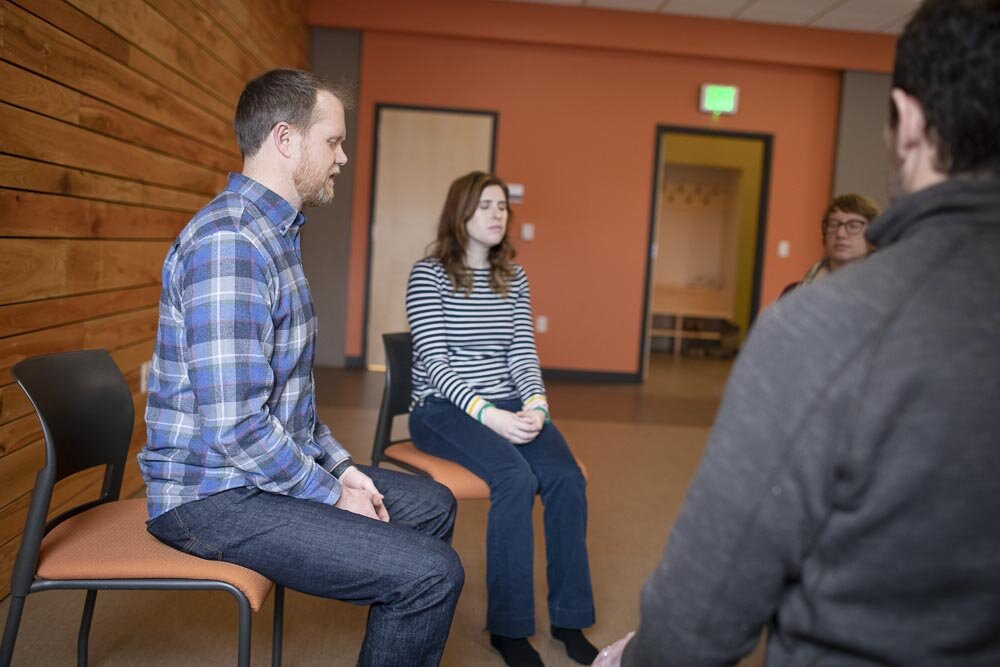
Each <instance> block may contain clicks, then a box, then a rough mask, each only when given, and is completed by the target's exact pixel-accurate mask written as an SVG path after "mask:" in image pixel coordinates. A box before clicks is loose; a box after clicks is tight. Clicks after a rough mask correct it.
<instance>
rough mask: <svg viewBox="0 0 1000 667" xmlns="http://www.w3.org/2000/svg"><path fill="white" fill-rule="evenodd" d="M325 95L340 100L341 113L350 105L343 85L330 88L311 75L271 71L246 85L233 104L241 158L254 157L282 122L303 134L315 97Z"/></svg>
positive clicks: (296, 70)
mask: <svg viewBox="0 0 1000 667" xmlns="http://www.w3.org/2000/svg"><path fill="white" fill-rule="evenodd" d="M321 90H322V91H325V92H328V93H330V94H331V95H333V96H334V97H336V98H337V99H338V100H340V103H341V104H342V105H343V106H344V109H350V108H351V106H352V104H353V92H352V90H351V88H350V86H348V85H346V84H332V83H330V82H329V81H326V80H325V79H322V78H320V77H318V76H316V75H315V74H313V73H312V72H306V71H303V70H298V69H273V70H271V71H269V72H264V73H263V74H261V75H260V76H258V77H256V78H255V79H252V80H251V81H250V82H249V83H247V85H246V87H245V88H244V89H243V93H242V94H241V95H240V100H239V102H237V103H236V116H235V117H234V118H233V129H235V130H236V140H237V141H238V142H239V144H240V152H241V153H242V154H243V157H245V158H250V157H253V156H254V155H256V154H257V151H258V150H259V149H260V146H261V144H263V143H264V138H265V137H266V136H267V135H268V133H269V132H270V131H271V128H273V127H274V126H275V125H277V124H278V123H280V122H282V121H284V122H286V123H288V124H289V125H291V126H292V127H294V128H296V129H297V130H305V129H307V128H308V127H309V125H310V124H311V123H312V115H313V110H314V109H315V107H316V94H317V93H318V92H319V91H321Z"/></svg>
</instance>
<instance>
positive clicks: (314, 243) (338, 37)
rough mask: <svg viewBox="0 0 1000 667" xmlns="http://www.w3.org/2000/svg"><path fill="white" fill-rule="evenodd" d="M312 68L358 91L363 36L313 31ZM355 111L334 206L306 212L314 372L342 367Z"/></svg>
mask: <svg viewBox="0 0 1000 667" xmlns="http://www.w3.org/2000/svg"><path fill="white" fill-rule="evenodd" d="M311 34H312V48H311V52H310V62H311V63H312V71H313V72H315V73H316V74H318V75H320V76H323V77H326V78H327V79H329V80H330V81H333V82H339V81H347V82H349V83H352V84H353V85H354V86H357V85H358V80H359V78H360V72H361V33H360V32H359V31H357V30H331V29H327V28H313V29H312V30H311ZM357 128H358V123H357V111H356V110H349V111H348V112H347V141H346V142H345V144H344V150H345V151H346V152H347V158H348V163H347V166H346V167H345V169H344V171H343V172H342V173H341V175H340V176H339V177H338V178H337V191H336V197H335V199H334V201H333V204H331V205H330V206H325V207H323V208H314V209H310V210H308V211H306V216H307V218H308V220H307V223H306V226H305V227H304V228H303V237H302V262H303V264H304V265H305V271H306V276H307V277H308V279H309V287H310V288H311V290H312V295H313V301H315V303H316V314H317V317H318V318H319V335H318V338H317V341H316V343H317V344H316V365H317V366H337V367H342V366H344V340H345V336H346V332H345V330H346V324H347V261H348V255H349V253H350V241H351V210H352V208H353V203H354V181H355V179H356V178H359V177H360V176H359V174H357V173H355V171H354V164H353V162H352V161H353V159H354V148H355V146H356V145H357Z"/></svg>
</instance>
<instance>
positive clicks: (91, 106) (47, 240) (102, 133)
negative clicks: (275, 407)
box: [0, 0, 309, 598]
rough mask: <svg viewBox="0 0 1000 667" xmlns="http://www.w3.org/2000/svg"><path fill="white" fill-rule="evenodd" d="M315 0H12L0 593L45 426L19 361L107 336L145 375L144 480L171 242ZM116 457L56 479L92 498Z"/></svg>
mask: <svg viewBox="0 0 1000 667" xmlns="http://www.w3.org/2000/svg"><path fill="white" fill-rule="evenodd" d="M305 5H306V0H147V1H145V2H144V1H143V0H10V1H8V0H0V480H2V481H0V598H2V597H5V596H6V595H7V594H8V593H9V586H10V571H11V568H12V567H13V562H14V558H15V556H16V553H17V548H18V546H19V544H20V532H21V529H22V528H23V524H24V519H25V515H26V512H27V506H28V498H29V494H30V492H31V488H32V486H33V484H34V477H35V473H36V471H37V470H38V469H39V468H40V467H41V466H42V464H43V457H44V449H43V446H42V441H41V429H40V427H39V424H38V420H37V419H36V418H35V416H34V414H33V412H32V410H31V407H30V405H29V404H28V401H27V399H26V398H25V396H24V394H23V393H22V392H21V391H20V389H19V388H18V387H17V385H16V384H13V380H12V378H11V377H10V372H9V371H10V368H11V366H13V365H14V364H15V363H17V362H18V361H20V360H21V359H24V358H26V357H29V356H33V355H36V354H44V353H49V352H59V351H65V350H75V349H85V348H105V349H107V350H109V351H110V352H111V353H112V355H113V357H114V359H115V361H116V362H117V363H118V366H119V367H120V368H121V370H122V372H123V373H124V374H125V376H126V377H127V378H128V381H129V384H130V386H131V387H132V389H133V392H134V394H133V396H134V402H135V408H136V424H135V431H134V434H133V438H132V453H133V455H132V456H131V457H130V459H129V468H128V470H127V471H126V476H125V488H124V489H123V493H124V494H132V493H136V492H138V491H139V490H140V489H141V488H142V485H143V483H142V479H141V478H140V476H139V473H138V467H137V465H136V463H135V456H134V454H135V453H136V452H137V451H138V450H139V448H141V446H142V444H143V442H144V441H145V431H146V429H145V424H144V422H143V418H142V414H143V411H144V410H145V396H144V394H142V393H141V392H140V391H139V384H140V380H139V373H140V367H141V366H142V364H143V363H144V362H145V361H147V360H148V359H149V358H150V356H151V354H152V349H153V340H154V337H155V335H156V313H157V301H158V299H159V294H160V282H159V281H160V268H161V266H162V264H163V258H164V255H165V254H166V251H167V248H168V247H169V245H170V242H171V240H172V239H173V238H174V237H175V236H176V235H177V233H178V232H179V231H180V229H181V228H182V227H183V225H184V224H185V223H186V222H187V220H188V219H189V218H190V216H191V215H192V214H193V213H194V212H195V211H197V210H198V209H199V208H200V207H201V206H202V205H204V204H205V202H207V201H208V200H209V199H210V198H211V197H212V196H213V195H214V194H215V193H216V192H217V191H218V190H220V189H221V187H222V186H223V185H224V184H225V181H226V173H227V172H228V171H238V170H239V169H240V167H241V164H242V162H241V159H240V155H239V150H238V148H237V145H236V140H235V138H234V136H233V131H232V116H233V110H234V108H235V104H236V100H237V98H238V97H239V94H240V91H241V90H242V87H243V84H244V83H245V81H246V80H247V79H249V78H250V77H252V76H254V75H256V74H258V73H260V72H262V71H264V70H267V69H271V68H273V67H300V68H305V67H308V61H309V56H308V53H309V43H308V39H309V33H308V28H307V26H306V23H305V18H304V16H305V9H306V7H305ZM101 474H102V471H100V470H95V471H87V472H84V473H82V474H81V475H80V476H79V477H78V478H72V479H68V480H65V481H64V482H62V483H61V484H60V485H59V486H58V487H57V489H56V495H55V498H54V499H53V506H52V507H53V511H54V512H57V511H59V509H60V508H61V507H62V506H65V505H66V504H67V503H69V502H71V501H79V500H80V499H81V498H86V497H96V495H97V491H98V483H99V480H100V476H101Z"/></svg>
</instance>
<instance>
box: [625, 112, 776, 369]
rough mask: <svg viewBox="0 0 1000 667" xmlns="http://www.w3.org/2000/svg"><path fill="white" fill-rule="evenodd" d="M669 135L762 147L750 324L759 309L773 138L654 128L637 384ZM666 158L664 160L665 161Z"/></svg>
mask: <svg viewBox="0 0 1000 667" xmlns="http://www.w3.org/2000/svg"><path fill="white" fill-rule="evenodd" d="M668 132H669V133H673V134H691V135H698V136H703V137H720V138H724V139H754V140H758V141H761V142H762V143H763V145H764V154H763V156H762V158H761V178H760V204H759V206H758V210H757V239H756V242H755V244H754V245H755V248H754V262H753V282H752V284H751V287H750V322H751V324H752V323H753V321H754V320H755V319H756V318H757V312H758V311H759V309H760V287H761V285H760V284H761V276H762V271H763V266H764V239H765V238H766V236H767V208H768V195H769V193H770V191H771V150H772V144H773V143H774V135H773V134H765V133H762V132H741V131H734V130H713V129H708V128H703V127H685V126H682V125H657V126H656V128H655V130H654V134H653V187H652V190H651V192H650V203H649V231H648V235H647V238H646V277H645V285H644V288H643V305H642V319H641V321H640V324H639V367H638V371H637V373H636V374H637V375H638V377H639V378H640V381H644V380H645V375H646V347H647V338H648V337H649V331H648V323H649V310H650V307H651V304H650V292H651V289H652V284H651V283H652V279H653V243H654V242H655V241H656V216H657V206H656V204H657V195H658V194H659V187H660V176H661V171H660V170H661V168H662V165H661V164H660V152H661V149H662V147H663V146H662V141H663V135H664V134H666V133H668ZM666 157H667V156H664V158H666ZM665 161H666V160H665Z"/></svg>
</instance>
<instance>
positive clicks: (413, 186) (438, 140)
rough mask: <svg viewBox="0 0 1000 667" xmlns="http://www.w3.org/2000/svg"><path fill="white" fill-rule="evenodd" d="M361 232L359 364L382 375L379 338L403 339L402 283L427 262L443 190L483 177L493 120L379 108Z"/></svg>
mask: <svg viewBox="0 0 1000 667" xmlns="http://www.w3.org/2000/svg"><path fill="white" fill-rule="evenodd" d="M376 116H377V118H376V157H375V160H376V161H375V167H374V169H375V173H374V179H373V186H372V187H373V206H372V218H371V224H370V228H369V239H370V241H371V243H370V245H369V253H370V267H371V268H370V274H369V281H368V317H367V332H366V343H367V347H366V351H365V352H366V355H365V357H366V361H367V364H368V367H369V368H372V369H382V368H384V364H385V355H384V352H383V350H382V334H383V333H388V332H392V331H406V330H407V329H408V327H407V323H406V306H405V301H406V280H407V278H408V277H409V274H410V268H411V267H412V266H413V263H414V262H416V261H417V260H418V259H420V258H421V257H424V256H426V255H427V250H428V248H429V246H430V245H431V243H432V242H433V241H434V237H435V234H436V232H437V222H438V218H439V216H440V214H441V207H442V206H443V205H444V199H445V195H446V194H447V193H448V186H450V185H451V183H452V181H454V180H455V179H456V178H458V177H459V176H462V175H463V174H467V173H468V172H470V171H475V170H480V171H491V170H492V167H493V143H494V133H495V128H496V114H495V113H491V112H479V111H476V112H472V111H463V110H440V109H425V108H414V107H395V106H379V107H378V108H377V110H376Z"/></svg>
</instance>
